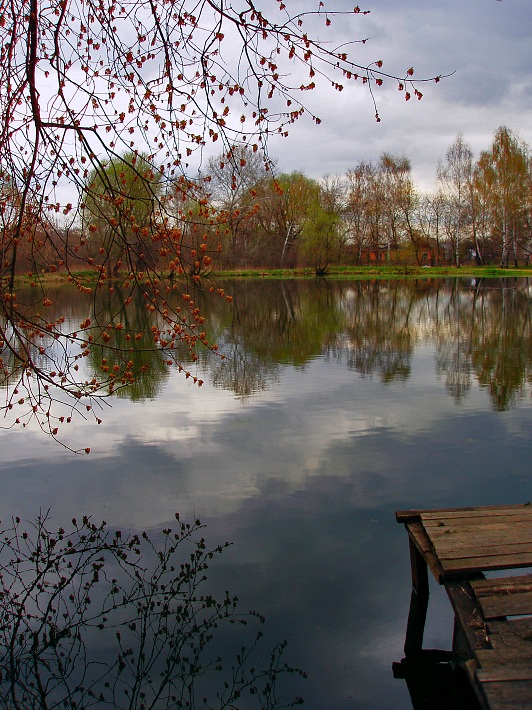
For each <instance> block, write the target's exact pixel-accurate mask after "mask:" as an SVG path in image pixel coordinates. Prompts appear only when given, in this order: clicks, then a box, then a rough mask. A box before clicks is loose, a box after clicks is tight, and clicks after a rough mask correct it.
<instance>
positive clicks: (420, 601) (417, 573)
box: [404, 538, 429, 658]
mask: <svg viewBox="0 0 532 710" xmlns="http://www.w3.org/2000/svg"><path fill="white" fill-rule="evenodd" d="M409 540H410V569H411V572H412V594H411V596H410V609H409V612H408V622H407V625H406V637H405V646H404V651H405V656H406V657H407V658H409V657H412V656H415V655H417V654H420V653H421V650H422V647H423V632H424V631H425V621H426V619H427V609H428V605H429V576H428V570H427V563H426V562H425V560H424V558H423V556H422V555H421V553H420V552H419V550H418V549H417V547H416V545H415V543H414V541H413V540H412V538H409Z"/></svg>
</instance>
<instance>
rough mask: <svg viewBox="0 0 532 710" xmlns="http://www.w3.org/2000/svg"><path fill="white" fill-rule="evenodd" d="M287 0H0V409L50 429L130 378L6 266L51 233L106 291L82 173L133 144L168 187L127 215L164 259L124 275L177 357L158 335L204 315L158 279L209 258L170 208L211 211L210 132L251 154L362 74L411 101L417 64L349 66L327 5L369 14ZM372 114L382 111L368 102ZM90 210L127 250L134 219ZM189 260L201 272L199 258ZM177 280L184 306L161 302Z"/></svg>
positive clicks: (87, 180) (176, 332)
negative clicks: (135, 214) (199, 181)
mask: <svg viewBox="0 0 532 710" xmlns="http://www.w3.org/2000/svg"><path fill="white" fill-rule="evenodd" d="M291 4H292V3H291V2H290V0H285V2H283V1H282V0H277V2H273V3H265V2H262V7H261V5H259V4H258V2H254V1H253V0H238V1H237V2H236V3H233V4H229V3H225V2H217V1H216V0H194V1H190V0H177V1H175V2H171V1H168V2H166V1H165V2H153V1H152V0H135V2H125V3H115V2H113V1H112V0H109V1H107V0H85V1H84V2H81V3H80V2H75V1H74V0H49V1H48V2H43V1H42V0H0V87H1V90H0V106H1V113H2V130H1V132H0V156H1V167H0V184H2V185H3V186H5V190H4V194H8V195H9V202H10V209H9V210H7V211H4V212H3V213H2V219H3V222H2V225H1V226H2V236H1V239H2V247H1V250H0V251H1V255H2V262H1V264H0V283H1V300H0V302H1V306H0V307H1V313H0V350H1V351H2V352H1V355H0V357H1V358H2V359H1V361H0V366H1V367H2V373H1V376H2V380H3V381H9V382H10V383H11V384H12V387H11V388H8V389H7V390H6V391H7V400H6V402H5V403H4V405H3V409H5V410H15V412H14V418H16V420H17V421H20V422H22V423H24V422H25V421H27V420H28V419H29V418H31V417H36V418H37V420H38V421H39V422H40V424H41V426H42V427H43V428H44V429H45V430H47V431H50V432H52V433H53V432H54V431H56V430H57V429H58V428H59V425H60V422H58V421H57V420H55V419H54V417H53V415H52V414H51V410H50V407H51V404H52V403H53V402H54V401H55V399H56V398H57V397H58V393H59V392H61V391H62V396H63V399H64V395H66V396H67V397H70V398H71V399H72V402H73V404H74V406H75V407H76V408H79V407H82V406H83V407H84V406H90V404H91V400H93V399H94V398H97V397H100V396H106V394H107V393H108V391H109V386H113V385H114V383H115V381H116V380H117V378H118V380H119V381H122V382H125V383H126V384H127V383H128V382H131V380H132V379H134V377H135V373H134V372H132V371H131V368H130V365H129V359H128V357H127V352H125V353H124V356H123V363H124V365H123V368H122V371H121V372H116V373H113V374H112V375H109V374H107V373H106V372H105V371H104V370H102V372H101V376H100V377H93V378H92V379H91V380H89V381H86V379H85V378H84V376H83V374H82V370H83V368H80V369H79V370H77V369H75V367H76V366H77V365H78V360H79V358H83V357H86V356H87V355H88V354H89V352H90V351H91V350H94V348H97V347H98V345H97V344H98V343H99V342H101V337H100V336H102V334H103V333H104V331H105V328H106V326H107V324H105V323H98V322H96V321H95V320H94V319H93V318H91V316H90V313H89V315H88V316H87V318H86V319H85V320H84V321H83V322H82V323H78V324H74V325H73V326H72V325H69V327H66V326H65V323H64V319H63V320H61V319H59V320H57V319H56V320H53V319H50V318H48V316H47V307H48V302H49V300H50V299H49V298H48V296H47V291H46V284H45V283H43V282H42V279H37V278H35V274H34V273H33V271H32V273H31V276H30V279H31V282H32V284H33V288H34V292H33V293H34V296H33V297H32V298H31V299H26V302H25V303H21V301H20V298H19V296H20V291H19V290H18V286H17V280H16V277H17V276H18V275H19V274H20V273H21V272H22V271H31V270H30V269H26V268H25V267H22V265H21V263H20V261H19V255H20V253H21V247H22V245H23V244H24V245H26V247H27V248H28V249H29V251H30V253H35V251H36V250H37V249H38V243H40V242H46V243H48V244H49V245H50V248H51V251H52V254H53V259H52V258H51V257H50V266H52V265H53V266H54V268H58V269H59V270H63V271H64V272H66V273H67V274H69V277H70V279H71V281H72V282H73V284H74V285H75V286H76V287H77V288H78V289H80V290H81V291H83V292H84V293H87V294H88V295H91V294H92V293H93V291H94V288H95V286H94V283H93V282H87V281H84V280H83V279H82V277H81V276H79V275H77V274H76V273H74V271H73V269H74V267H77V266H78V265H79V262H80V261H81V262H83V263H84V264H85V265H86V266H88V267H90V269H92V270H93V271H94V273H95V274H96V275H97V276H98V278H97V279H96V282H97V284H98V287H100V288H103V287H106V284H107V286H108V287H110V288H112V286H110V285H109V282H108V278H109V272H108V270H107V265H108V262H109V255H108V253H107V252H106V243H108V242H106V243H104V245H103V253H100V252H99V251H98V252H97V254H96V255H93V254H92V253H90V254H89V253H88V252H87V251H86V247H87V242H88V240H89V238H90V233H87V232H86V231H85V230H84V227H85V224H84V222H83V220H82V215H83V214H84V212H85V211H86V209H87V207H89V209H90V185H91V184H92V182H91V175H94V174H106V170H108V166H109V165H111V164H113V161H116V160H121V156H123V154H124V153H126V152H127V153H129V154H131V155H139V156H140V155H142V156H143V158H142V159H143V161H145V163H146V164H147V165H149V166H150V169H151V170H152V171H153V174H154V175H155V174H156V173H158V175H159V177H158V184H160V185H161V193H160V194H159V193H158V192H157V191H155V190H154V192H153V195H152V197H153V201H154V204H153V205H152V206H151V207H150V215H152V214H155V213H157V215H158V217H157V219H156V220H155V219H151V216H150V217H149V218H148V216H146V220H145V223H143V224H137V225H136V226H138V227H139V228H140V229H141V230H146V231H145V232H144V233H143V234H144V237H143V239H144V240H145V241H146V242H148V241H149V240H151V241H152V242H153V244H154V245H156V247H157V253H158V256H159V259H158V260H157V263H156V264H155V263H154V264H150V263H147V264H144V265H143V276H142V279H138V277H137V274H136V271H135V270H136V267H137V264H136V263H135V261H134V260H130V262H129V264H127V265H124V273H123V275H122V278H123V280H124V282H125V284H126V285H128V287H129V286H132V285H134V284H135V283H137V282H140V283H141V288H142V289H143V290H144V291H145V293H146V298H147V300H148V301H149V306H150V308H153V311H154V313H156V314H158V316H159V318H158V319H157V322H156V323H155V324H154V327H153V329H152V330H153V337H154V340H155V342H154V347H156V348H160V349H162V350H164V351H165V354H166V355H167V361H168V362H171V361H173V360H174V357H175V355H174V350H172V349H171V348H169V346H168V344H171V343H176V342H177V341H184V342H185V343H187V344H188V345H189V346H190V349H191V357H193V356H194V352H195V348H196V347H197V346H198V344H199V343H201V342H202V340H204V337H202V334H201V333H199V332H198V333H196V329H195V326H196V325H197V324H198V322H200V321H201V315H200V314H198V311H197V307H196V306H194V305H193V304H192V305H191V304H190V301H191V299H190V296H189V289H188V288H187V287H186V286H184V287H183V288H178V287H177V285H176V282H175V279H172V280H166V281H165V280H164V278H163V277H164V275H165V274H172V275H174V274H176V273H190V271H191V269H189V268H187V265H188V264H189V263H190V262H192V263H193V264H194V263H195V262H197V261H198V260H200V259H204V258H205V259H209V258H211V257H210V255H209V253H210V251H211V250H216V249H217V246H218V245H217V244H215V243H212V242H211V241H210V240H209V235H210V234H211V233H212V232H214V235H215V238H216V229H214V230H206V235H205V239H204V240H200V244H199V247H198V248H196V247H195V246H194V248H192V246H191V247H190V248H189V247H187V245H182V244H181V243H180V239H181V235H182V234H183V229H182V228H181V226H182V223H184V222H186V219H187V213H188V212H190V210H189V209H188V208H187V210H186V211H181V210H180V205H189V203H190V200H195V201H196V202H197V203H198V211H199V212H200V213H201V215H200V217H201V220H200V222H202V223H206V224H207V223H208V221H209V219H210V213H209V208H208V206H207V205H206V203H205V201H204V198H203V197H202V195H203V194H204V192H203V190H201V189H199V190H198V189H197V185H195V184H194V181H192V180H190V178H189V175H190V174H191V172H192V171H194V172H195V171H196V170H197V167H198V163H200V162H201V155H202V153H203V151H204V149H205V148H206V146H207V144H208V143H210V142H217V141H218V145H219V144H222V145H223V146H224V150H226V151H227V152H229V151H230V150H233V149H234V145H235V144H240V145H242V146H247V147H248V148H249V149H250V150H251V151H252V152H253V153H256V152H261V151H263V150H264V148H265V144H266V140H267V138H268V137H269V136H270V135H272V134H279V135H281V136H286V135H287V133H288V129H289V127H290V125H291V124H293V123H294V122H295V121H296V120H298V119H299V118H301V117H302V116H303V115H304V114H307V115H308V116H309V117H310V119H311V120H312V121H314V122H315V123H316V124H318V123H319V122H320V119H319V117H318V116H317V115H314V114H313V113H312V112H310V111H308V110H307V109H306V107H305V103H304V97H305V96H306V94H307V92H308V91H312V90H313V89H314V88H316V86H317V85H318V84H321V85H322V86H327V85H328V86H329V87H331V89H332V91H333V92H334V91H335V90H338V91H340V90H342V89H343V88H344V86H345V85H346V84H349V83H354V82H359V83H360V84H361V85H364V88H365V89H366V90H369V91H370V92H371V95H372V97H373V96H375V92H376V90H377V88H378V87H379V86H380V85H381V84H382V83H383V82H386V80H387V79H389V80H391V81H393V82H395V84H396V85H397V86H398V88H399V89H400V91H402V92H403V94H402V95H403V96H404V98H405V99H409V98H410V96H411V95H415V96H417V98H421V92H420V91H419V88H418V87H419V86H420V83H419V82H418V81H416V82H415V81H414V79H413V76H412V71H413V70H412V69H409V70H407V71H406V72H405V74H404V76H403V75H400V74H397V75H396V76H394V73H393V72H391V73H386V72H385V70H384V69H383V67H382V62H381V61H380V60H377V61H373V62H371V63H370V64H367V65H364V64H360V63H357V61H356V57H355V56H353V52H354V47H356V44H354V43H352V44H350V45H341V46H340V47H337V45H336V44H335V42H334V34H332V31H333V30H334V25H335V20H336V19H338V16H339V15H354V16H356V17H358V18H359V19H362V17H363V15H365V14H367V13H366V12H365V11H361V10H360V9H359V8H358V7H356V8H355V9H354V10H352V11H350V12H348V13H343V12H342V13H336V12H334V11H333V10H329V9H327V8H326V7H325V6H324V3H322V2H320V3H319V7H318V9H317V10H316V11H314V12H303V13H301V12H300V10H299V6H294V5H293V6H292V8H290V5H291ZM341 21H342V23H344V22H345V21H346V20H345V19H343V18H342V20H341ZM331 26H332V29H331ZM435 79H436V80H437V79H439V77H435ZM430 80H431V79H427V81H430ZM375 114H376V117H377V120H378V118H379V117H378V112H377V108H376V106H375ZM126 192H127V190H126ZM168 196H169V197H168ZM115 197H116V198H123V199H125V200H127V199H128V195H127V194H126V195H124V194H122V195H116V196H115ZM170 206H171V207H172V209H170ZM176 212H177V215H178V216H177V218H176ZM52 216H53V217H54V218H56V221H55V222H54V221H53V220H52V219H51V217H52ZM99 219H101V220H103V221H107V222H108V225H109V227H110V228H111V232H110V233H112V242H113V248H119V247H120V248H121V247H123V248H124V251H125V252H126V253H127V251H128V247H130V246H131V244H130V239H131V232H130V230H129V228H128V229H125V228H124V227H123V225H121V224H119V223H117V224H116V225H115V224H114V223H113V220H115V219H116V216H113V215H112V212H111V213H110V214H108V213H107V211H106V210H102V212H101V214H100V215H99ZM50 224H54V228H53V229H50V226H49V225H50ZM91 224H92V223H91ZM90 226H91V225H89V228H90ZM95 226H96V228H97V229H100V228H101V224H100V225H98V224H96V225H95ZM52 261H53V264H52ZM41 268H42V267H41ZM192 271H193V273H194V274H195V278H199V275H198V273H199V272H200V271H201V270H200V269H199V270H198V269H197V268H194V269H192ZM172 289H174V290H175V291H176V294H177V296H178V297H179V299H180V300H181V303H180V304H179V305H178V306H176V305H174V306H173V307H171V306H169V305H168V303H167V302H166V300H167V290H172ZM58 352H60V358H59V359H60V362H58ZM96 356H97V354H96ZM19 402H21V404H19Z"/></svg>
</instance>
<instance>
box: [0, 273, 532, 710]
mask: <svg viewBox="0 0 532 710" xmlns="http://www.w3.org/2000/svg"><path fill="white" fill-rule="evenodd" d="M224 288H225V289H226V291H228V292H229V293H232V295H233V305H232V307H229V306H228V305H227V304H226V303H225V301H221V300H220V301H219V302H218V301H214V302H212V303H211V302H209V301H208V300H206V302H205V304H203V307H204V308H205V309H209V308H210V309H211V312H210V315H209V314H207V316H208V322H210V324H211V326H210V327H211V330H212V333H211V334H210V336H211V338H212V339H213V340H216V342H218V343H219V346H220V351H221V352H223V353H224V354H225V355H226V359H225V360H223V361H222V360H220V359H219V358H214V357H209V358H208V357H206V356H205V357H202V358H200V361H199V363H198V364H197V371H195V372H197V375H198V376H201V377H202V379H204V380H205V384H204V385H203V386H202V387H201V388H200V389H198V388H197V387H194V386H193V385H192V384H191V382H190V380H185V379H184V377H183V376H182V375H179V373H178V372H177V370H176V369H170V370H167V369H166V368H165V367H164V365H163V364H162V361H161V360H160V359H159V360H158V359H157V358H156V357H152V363H151V364H152V367H151V372H152V373H153V374H152V375H151V376H150V377H149V378H146V380H145V381H144V382H142V383H140V384H139V385H138V386H136V387H135V388H134V390H132V392H131V393H130V396H129V397H127V396H121V397H115V398H114V399H113V400H112V402H111V405H112V406H111V407H109V408H108V407H104V410H103V413H102V414H101V415H100V416H102V419H103V423H102V424H101V425H100V426H97V425H96V424H95V423H93V422H92V421H87V422H83V421H78V422H76V423H75V424H74V425H73V426H72V428H71V431H68V432H67V433H66V434H65V437H66V439H67V443H68V444H69V445H71V446H73V447H80V446H85V445H90V447H91V450H92V452H91V454H90V456H84V457H79V456H78V457H73V455H72V454H71V453H70V452H68V451H65V450H63V449H61V448H60V447H59V446H58V445H57V444H55V443H54V442H52V441H50V440H48V439H47V438H46V437H45V436H44V435H43V434H42V433H40V432H39V431H34V430H33V429H25V430H22V429H20V430H18V429H11V430H9V431H0V447H1V451H2V459H1V464H0V481H1V487H2V496H1V499H0V517H1V519H2V520H5V518H6V517H7V518H9V517H10V516H11V515H14V514H17V515H20V516H21V517H22V518H25V519H31V518H34V517H35V515H37V514H38V512H39V510H40V509H41V510H46V509H48V508H50V509H51V512H52V516H53V519H54V521H57V524H58V525H59V524H62V522H63V521H64V520H69V519H70V518H71V517H72V516H80V515H82V514H89V515H92V516H93V517H94V518H95V519H97V520H101V519H105V520H106V521H107V522H108V523H109V524H110V525H111V526H116V527H119V528H121V529H126V530H142V529H149V530H152V531H154V533H155V534H157V531H158V530H160V529H162V528H163V527H165V526H166V525H167V524H168V521H171V520H172V519H173V517H174V513H175V512H176V511H179V512H180V513H181V515H182V517H185V518H186V517H190V518H192V517H195V516H199V517H200V518H201V520H202V522H203V523H205V524H206V525H207V528H206V533H205V534H206V537H207V539H208V541H209V542H211V543H212V544H213V545H214V544H215V543H217V542H221V541H224V540H229V541H231V542H233V543H234V544H233V545H232V547H231V548H229V549H228V550H227V551H226V552H225V553H224V554H223V557H222V560H221V561H220V562H219V563H216V564H215V565H214V567H213V569H212V570H211V581H212V584H213V586H215V587H217V588H220V589H230V590H231V591H233V592H234V593H236V594H237V595H238V596H239V598H240V605H241V607H242V608H243V609H247V608H253V609H258V610H260V611H261V612H262V613H264V614H265V616H266V618H267V625H266V628H267V634H266V635H267V641H272V642H275V641H278V640H281V639H283V638H286V640H287V641H288V648H287V651H286V659H287V660H288V661H289V662H290V663H293V664H294V665H298V666H300V667H302V668H304V669H305V670H306V671H307V673H308V675H309V679H308V680H307V681H306V682H303V681H299V680H297V681H296V680H295V679H294V688H293V690H294V693H297V694H301V695H303V697H304V698H305V707H307V708H311V709H312V710H322V709H323V708H329V709H330V710H343V709H344V708H360V709H367V708H397V709H399V710H400V709H401V708H409V707H411V704H410V700H409V696H408V692H407V690H406V686H405V685H404V683H403V682H402V681H398V680H394V679H393V677H392V673H391V664H392V661H396V660H400V659H401V657H402V645H403V641H404V631H405V624H406V618H407V611H408V603H409V596H410V580H409V561H408V545H407V539H406V533H405V531H404V529H403V528H402V526H399V525H397V523H396V522H395V517H394V512H395V511H396V510H400V509H407V508H433V507H444V506H445V507H448V506H457V507H458V506H469V505H488V504H506V503H522V502H526V501H528V500H530V499H532V485H531V466H530V454H531V451H532V447H531V436H530V432H531V424H532V406H531V381H532V370H531V357H530V356H531V351H532V339H531V321H530V315H531V289H530V286H529V283H528V282H527V281H526V280H524V279H520V280H497V281H496V280H493V281H478V282H474V281H471V280H449V281H437V280H430V281H429V280H427V281H418V282H401V281H389V282H384V281H383V282H348V281H345V282H344V281H342V282H328V281H318V282H307V281H293V282H292V281H278V282H260V283H259V282H257V283H255V282H250V281H245V282H233V283H227V284H224ZM209 304H210V305H209ZM133 305H134V304H133ZM69 308H70V309H71V311H72V318H73V319H79V320H80V321H81V320H83V318H84V317H86V315H87V313H86V312H85V311H84V310H83V309H86V306H85V305H84V304H83V302H81V301H80V302H79V303H78V302H74V301H72V300H71V301H70V303H69ZM136 313H138V314H141V315H139V316H138V317H142V318H145V316H144V315H142V309H138V310H137V311H136ZM134 317H135V311H134V310H132V312H131V318H134ZM138 356H139V357H148V356H147V355H145V354H144V355H141V354H139V355H138ZM90 366H91V365H90V363H89V367H90ZM433 586H434V585H433ZM448 607H449V604H448V602H447V599H446V598H445V595H444V594H443V593H442V591H441V589H439V588H434V589H433V594H432V597H431V604H430V607H429V621H428V626H427V631H426V640H425V643H426V646H429V647H440V648H449V647H450V643H451V634H452V618H451V614H450V609H449V608H448ZM221 645H222V646H223V639H222V641H221Z"/></svg>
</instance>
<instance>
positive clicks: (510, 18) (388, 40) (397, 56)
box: [270, 0, 532, 191]
mask: <svg viewBox="0 0 532 710" xmlns="http://www.w3.org/2000/svg"><path fill="white" fill-rule="evenodd" d="M338 4H340V6H341V5H343V6H344V7H345V6H348V7H349V8H352V7H353V3H352V0H338V2H337V6H338ZM304 5H305V7H306V9H309V7H308V2H305V3H304ZM328 5H330V4H329V3H328ZM360 8H361V9H368V10H370V11H371V12H370V14H369V15H367V16H365V17H362V16H360V15H359V16H357V17H353V18H352V21H350V22H349V23H348V22H346V20H345V18H342V19H341V20H340V19H337V20H336V22H334V23H333V25H332V27H333V29H334V31H335V33H338V38H339V40H341V41H345V39H347V38H350V39H357V38H362V37H368V42H367V43H366V44H365V45H357V46H356V47H355V48H354V54H353V58H355V59H356V60H358V61H359V62H360V63H361V64H367V63H369V62H371V61H374V60H378V59H381V60H382V61H383V62H384V65H383V70H387V71H389V72H390V73H392V74H393V73H398V74H400V75H404V72H405V71H406V70H407V69H408V68H409V67H410V66H413V67H414V69H415V75H414V76H415V77H420V78H421V77H431V76H434V75H438V74H447V73H451V72H455V73H454V74H453V75H452V76H451V77H449V78H447V79H445V80H442V81H441V82H440V83H438V84H435V83H430V84H427V85H425V86H420V89H421V91H422V92H423V94H424V97H423V99H422V100H421V101H417V100H416V99H414V98H412V99H411V100H410V101H409V102H408V103H405V101H404V94H401V93H399V92H398V91H397V85H396V84H395V83H393V82H391V81H389V82H387V83H385V85H384V86H383V87H381V88H380V89H378V91H377V93H376V98H377V102H378V110H379V113H380V116H381V122H380V123H376V122H375V119H374V109H373V105H372V102H371V98H370V96H369V94H368V93H367V92H366V91H365V90H364V88H363V87H362V86H357V85H356V84H353V85H352V86H350V87H348V88H346V89H345V90H344V91H343V92H342V93H337V92H334V91H333V90H321V89H320V91H316V92H314V93H313V94H312V95H311V94H310V93H308V94H306V95H305V97H304V98H305V99H306V100H307V102H308V103H309V104H311V107H312V109H313V110H314V111H315V112H316V113H317V114H318V115H319V116H320V118H321V119H322V121H323V122H322V124H321V125H320V126H319V127H316V126H315V124H314V123H312V122H311V121H310V120H309V119H308V118H307V119H306V120H300V121H299V122H298V123H297V124H296V125H295V126H293V127H292V130H291V134H290V137H289V138H288V139H284V140H282V139H281V140H272V142H271V144H270V152H271V156H272V157H277V158H278V160H279V168H280V169H281V170H283V171H292V170H302V171H303V172H305V173H306V174H308V175H310V176H311V177H315V178H318V177H321V176H323V175H325V174H329V175H333V174H343V173H344V172H345V171H347V170H348V169H349V168H352V167H354V166H355V165H356V164H357V163H358V162H359V161H360V160H377V159H378V157H379V156H380V155H381V154H382V153H383V152H389V153H392V154H394V155H406V157H408V158H409V159H410V161H411V163H412V172H413V177H414V180H415V182H416V184H417V185H418V186H419V187H420V188H421V189H424V190H428V191H429V190H431V189H433V187H434V183H435V172H436V165H437V162H438V160H440V159H443V158H444V156H445V153H446V151H447V149H448V147H449V146H450V145H451V143H452V142H453V140H454V139H455V137H456V136H457V134H458V133H462V134H463V136H464V139H465V140H466V142H467V143H469V145H470V146H471V148H472V150H473V152H474V154H475V158H476V157H478V155H479V153H480V151H481V150H484V149H487V148H489V146H490V144H491V142H492V139H493V134H494V132H495V130H496V129H497V128H498V127H499V126H501V125H505V126H508V127H509V128H511V129H512V130H514V131H515V132H517V133H518V134H519V136H520V137H521V138H522V139H523V140H525V141H526V142H527V143H529V145H532V0H502V1H500V2H499V1H498V0H446V1H445V2H434V1H430V0H367V2H366V3H365V4H363V3H360Z"/></svg>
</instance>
